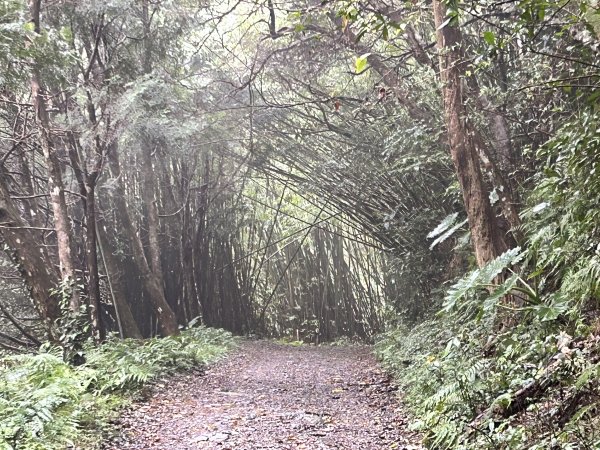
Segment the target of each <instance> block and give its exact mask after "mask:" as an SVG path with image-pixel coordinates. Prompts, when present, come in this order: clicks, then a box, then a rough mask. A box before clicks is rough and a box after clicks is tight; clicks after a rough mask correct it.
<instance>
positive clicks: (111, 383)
mask: <svg viewBox="0 0 600 450" xmlns="http://www.w3.org/2000/svg"><path fill="white" fill-rule="evenodd" d="M232 345H233V340H232V337H231V335H230V334H229V333H226V332H223V331H220V330H214V329H207V328H192V329H189V330H186V331H184V332H182V333H181V335H180V336H177V337H170V338H164V339H150V340H147V341H134V340H124V341H122V340H117V339H111V340H109V341H108V342H107V343H105V344H104V345H102V346H101V347H99V348H88V349H87V352H86V358H87V361H86V363H85V364H83V365H80V366H76V367H74V366H71V365H69V364H67V363H65V362H64V361H63V359H62V355H61V350H60V349H58V348H50V349H48V350H47V351H45V352H40V353H39V354H36V355H21V356H12V357H6V358H3V359H2V360H0V417H1V418H2V419H1V421H0V449H2V450H12V449H14V450H20V449H23V450H52V449H57V450H58V449H64V448H65V447H67V446H73V445H76V444H77V445H80V446H83V447H84V448H86V449H91V448H95V447H96V445H97V444H98V443H99V440H100V439H101V434H102V433H101V432H102V431H103V430H105V429H106V428H107V426H108V421H109V419H110V418H111V417H113V416H114V415H115V414H116V411H117V409H118V408H119V407H120V406H122V405H123V404H125V403H126V402H127V398H128V397H130V396H131V395H132V394H133V393H135V392H136V391H137V390H138V389H140V388H141V387H142V386H144V385H145V384H147V383H149V382H151V381H152V380H156V379H157V378H159V377H161V376H164V375H167V374H169V373H173V372H175V371H178V370H189V369H191V368H193V367H197V366H202V365H205V364H207V363H209V362H211V361H214V360H215V359H216V358H218V357H220V356H222V355H223V354H224V353H225V352H226V351H227V350H228V349H229V348H231V347H232Z"/></svg>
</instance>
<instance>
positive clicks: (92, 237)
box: [85, 185, 106, 342]
mask: <svg viewBox="0 0 600 450" xmlns="http://www.w3.org/2000/svg"><path fill="white" fill-rule="evenodd" d="M86 188H87V192H86V199H85V223H86V230H85V234H86V236H85V258H86V264H87V270H88V277H89V278H88V296H89V305H90V318H91V322H92V332H93V334H94V339H95V340H96V341H97V342H101V341H104V339H105V338H106V329H105V326H104V323H102V315H101V312H100V299H101V296H100V277H99V275H98V252H97V250H96V242H97V236H96V197H95V189H94V186H93V185H87V186H86Z"/></svg>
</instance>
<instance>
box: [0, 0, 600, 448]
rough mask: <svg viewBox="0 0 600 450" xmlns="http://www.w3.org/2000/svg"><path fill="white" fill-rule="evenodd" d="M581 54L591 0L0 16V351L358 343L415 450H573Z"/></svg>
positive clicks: (584, 259) (448, 0)
mask: <svg viewBox="0 0 600 450" xmlns="http://www.w3.org/2000/svg"><path fill="white" fill-rule="evenodd" d="M599 51H600V10H599V6H598V3H597V2H596V1H594V0H577V1H575V0H561V1H544V0H521V1H499V2H495V1H487V0H486V1H473V2H470V1H461V0H433V1H426V0H412V1H401V0H393V1H375V0H374V1H371V0H366V1H354V0H343V1H327V0H326V1H323V2H319V1H298V2H295V1H273V0H265V1H262V0H256V1H252V0H233V1H222V2H221V1H219V2H211V1H194V0H184V1H172V0H138V1H129V0H96V1H87V2H83V1H82V2H77V1H62V0H53V1H47V2H43V1H41V0H29V1H28V2H24V1H17V0H0V63H1V65H2V68H3V69H2V72H1V73H0V103H1V107H0V239H1V240H2V245H3V250H4V251H3V253H2V256H1V259H0V283H1V289H0V347H1V348H2V349H3V350H2V351H4V352H5V353H7V354H9V353H11V354H12V353H27V352H32V351H35V350H36V349H37V348H38V347H39V346H40V344H42V343H43V342H50V343H51V344H53V345H57V346H58V347H59V348H61V349H62V352H63V355H64V358H65V359H66V360H67V361H69V362H71V363H73V364H81V363H82V362H83V361H85V358H86V356H85V350H84V349H85V348H87V347H86V346H87V345H89V341H90V340H92V341H94V342H96V343H101V342H103V341H105V340H106V339H107V336H109V335H111V334H117V335H118V336H119V337H121V338H150V337H154V336H175V335H178V334H179V333H180V330H181V329H182V328H184V327H186V326H188V325H189V324H190V323H202V324H205V325H208V326H211V327H220V328H224V329H226V330H229V331H231V332H233V333H235V334H253V335H258V336H275V337H284V338H287V339H290V340H296V341H304V342H312V343H322V342H327V341H333V340H336V339H339V338H342V337H343V338H345V339H348V340H364V341H368V342H372V341H373V340H374V339H375V338H376V336H379V337H378V338H377V340H378V341H379V346H378V352H379V354H380V356H381V358H382V359H383V361H384V362H385V363H386V364H387V366H388V367H389V369H390V370H391V371H393V372H394V373H395V374H396V375H397V376H398V378H399V379H401V380H404V381H403V382H404V383H405V387H406V389H407V391H408V397H407V401H408V402H409V403H410V404H412V407H413V412H414V414H415V416H416V417H418V418H419V421H420V422H419V426H420V428H421V429H422V430H423V431H424V432H425V434H426V441H427V442H428V443H429V445H430V446H431V447H432V448H488V447H489V448H595V447H593V446H594V445H598V442H599V441H598V439H600V437H599V436H597V434H595V433H597V431H594V430H597V429H598V419H597V417H598V415H597V408H598V406H599V388H598V379H600V366H599V363H600V351H599V350H598V336H599V334H600V321H599V319H598V300H599V296H600V291H599V288H600V285H599V281H600V243H599V242H600V241H599V236H600V208H599V207H598V205H599V204H600V158H599V156H598V155H599V150H600V111H599V108H598V98H599V95H600V89H599V87H600V84H599V78H600V64H599V62H598V61H599V58H598V55H599ZM440 311H441V312H440ZM536 440H538V441H539V442H538V443H537V444H536V443H535V441H536ZM535 445H538V446H537V447H536V446H535Z"/></svg>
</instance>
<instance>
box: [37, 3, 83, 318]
mask: <svg viewBox="0 0 600 450" xmlns="http://www.w3.org/2000/svg"><path fill="white" fill-rule="evenodd" d="M40 7H41V0H29V13H30V16H31V19H30V20H31V22H32V23H33V26H34V30H35V32H36V33H38V34H39V33H40ZM31 97H32V99H33V107H34V110H35V121H36V125H37V128H38V134H39V137H40V145H41V147H42V151H43V153H44V158H45V160H46V165H47V166H48V167H47V169H48V190H49V192H50V203H51V205H52V212H53V214H54V228H55V230H56V241H57V245H58V259H59V263H60V272H61V277H62V282H63V287H64V285H71V292H70V301H69V306H70V309H71V310H72V311H74V312H77V311H79V306H80V299H79V293H78V290H77V287H76V286H74V285H72V284H73V283H74V282H75V279H76V275H75V265H74V263H73V257H72V255H71V230H70V225H69V216H68V211H67V203H66V201H65V189H64V186H63V180H62V170H61V167H60V161H59V159H58V155H57V153H56V149H55V148H54V145H53V143H52V140H51V136H50V119H49V117H48V111H47V108H46V100H45V97H44V91H43V86H42V82H41V77H40V74H39V70H38V68H37V66H36V65H35V64H34V65H33V68H32V71H31Z"/></svg>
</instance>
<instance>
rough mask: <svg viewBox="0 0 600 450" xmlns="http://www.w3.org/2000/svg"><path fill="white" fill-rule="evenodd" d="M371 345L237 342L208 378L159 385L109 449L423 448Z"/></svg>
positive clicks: (187, 378)
mask: <svg viewBox="0 0 600 450" xmlns="http://www.w3.org/2000/svg"><path fill="white" fill-rule="evenodd" d="M395 391H396V388H395V387H394V386H393V385H392V384H390V382H389V379H388V377H387V376H386V375H385V374H384V373H383V372H382V371H381V369H380V368H379V367H378V365H377V363H376V361H375V360H374V358H373V356H372V355H371V354H370V349H369V348H368V347H362V346H348V347H334V346H323V347H314V346H300V347H293V346H289V345H279V344H274V343H271V342H266V341H245V342H242V343H241V345H240V346H239V348H238V349H237V350H235V351H234V352H233V353H232V354H231V355H230V356H229V357H228V358H227V359H224V360H223V361H221V362H219V363H218V364H215V365H214V366H211V367H210V368H209V369H208V371H207V372H206V374H205V376H198V375H197V374H187V375H183V376H178V377H175V378H172V379H170V380H169V381H168V386H167V385H165V384H159V385H157V386H156V387H155V389H154V391H153V393H152V394H151V396H150V397H149V399H148V400H147V401H145V402H143V403H141V404H137V405H135V407H134V408H132V409H131V410H130V411H128V412H127V413H125V415H124V416H123V417H122V418H121V420H120V426H121V427H122V431H121V436H120V437H119V438H117V439H116V440H114V441H113V442H112V443H110V444H108V445H107V446H106V447H105V448H106V449H110V450H117V449H119V450H125V449H144V450H149V449H153V450H184V449H186V450H188V449H189V450H191V449H194V450H195V449H222V450H225V449H231V450H234V449H235V450H258V449H282V450H283V449H290V450H291V449H298V450H300V449H307V450H318V449H356V450H358V449H361V450H368V449H398V450H401V449H420V448H421V447H420V446H419V445H418V444H417V442H418V437H417V436H416V435H415V434H414V433H412V432H410V431H409V430H408V429H407V425H408V423H407V422H408V420H407V418H406V416H405V414H404V413H403V410H402V407H401V405H400V404H399V403H398V402H397V398H396V397H397V396H396V392H395Z"/></svg>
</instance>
